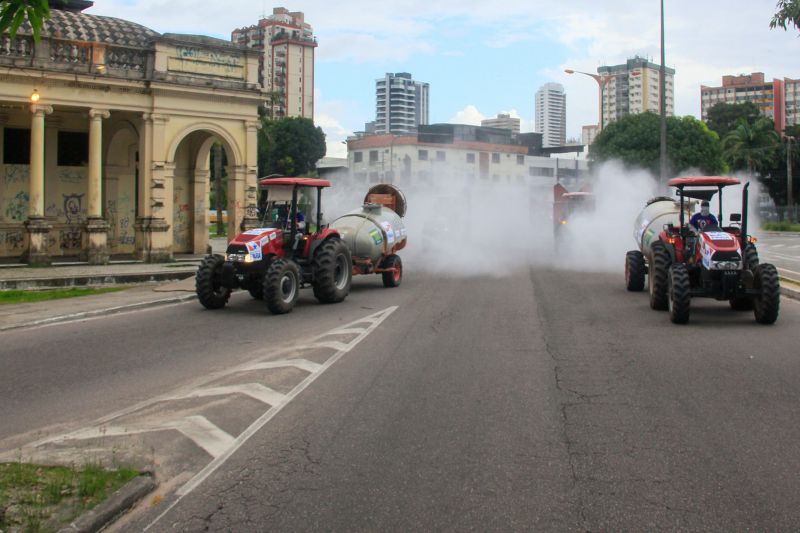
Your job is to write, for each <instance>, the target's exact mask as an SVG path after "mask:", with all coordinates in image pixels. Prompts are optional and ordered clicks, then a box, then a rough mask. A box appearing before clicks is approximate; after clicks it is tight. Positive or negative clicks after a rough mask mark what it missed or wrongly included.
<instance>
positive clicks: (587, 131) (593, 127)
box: [581, 124, 600, 146]
mask: <svg viewBox="0 0 800 533" xmlns="http://www.w3.org/2000/svg"><path fill="white" fill-rule="evenodd" d="M598 133H600V127H599V126H598V125H597V124H590V125H588V126H584V127H583V128H582V130H581V143H582V144H583V145H584V146H589V145H591V144H592V143H593V142H594V138H595V137H597V134H598Z"/></svg>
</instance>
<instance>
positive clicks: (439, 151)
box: [436, 150, 445, 161]
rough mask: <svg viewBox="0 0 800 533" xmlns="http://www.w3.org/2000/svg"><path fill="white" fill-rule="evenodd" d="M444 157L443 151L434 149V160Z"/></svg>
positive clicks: (441, 159) (440, 159) (442, 159)
mask: <svg viewBox="0 0 800 533" xmlns="http://www.w3.org/2000/svg"><path fill="white" fill-rule="evenodd" d="M444 158H445V155H444V152H443V151H442V150H437V151H436V160H437V161H444Z"/></svg>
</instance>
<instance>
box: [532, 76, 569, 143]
mask: <svg viewBox="0 0 800 533" xmlns="http://www.w3.org/2000/svg"><path fill="white" fill-rule="evenodd" d="M536 131H537V132H539V133H541V134H542V146H543V147H544V148H552V147H555V146H563V145H564V143H565V142H566V140H567V95H566V93H564V86H563V85H561V84H560V83H545V84H544V85H542V87H541V88H540V89H539V90H538V91H536Z"/></svg>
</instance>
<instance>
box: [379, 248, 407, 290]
mask: <svg viewBox="0 0 800 533" xmlns="http://www.w3.org/2000/svg"><path fill="white" fill-rule="evenodd" d="M381 268H391V269H393V270H391V271H389V272H382V273H381V275H382V276H383V286H384V287H399V286H400V283H401V282H402V281H403V261H402V260H401V259H400V256H397V255H394V254H392V255H390V256H387V257H386V259H384V260H383V262H382V263H381Z"/></svg>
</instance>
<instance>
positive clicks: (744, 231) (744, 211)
mask: <svg viewBox="0 0 800 533" xmlns="http://www.w3.org/2000/svg"><path fill="white" fill-rule="evenodd" d="M749 189H750V182H749V181H748V182H747V183H745V184H744V189H742V233H741V235H739V237H740V239H741V241H742V242H741V245H742V253H743V254H744V248H745V246H747V205H748V203H749V202H748V197H749V196H750V190H749ZM745 257H747V256H746V255H745ZM749 266H750V265H745V268H749Z"/></svg>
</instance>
